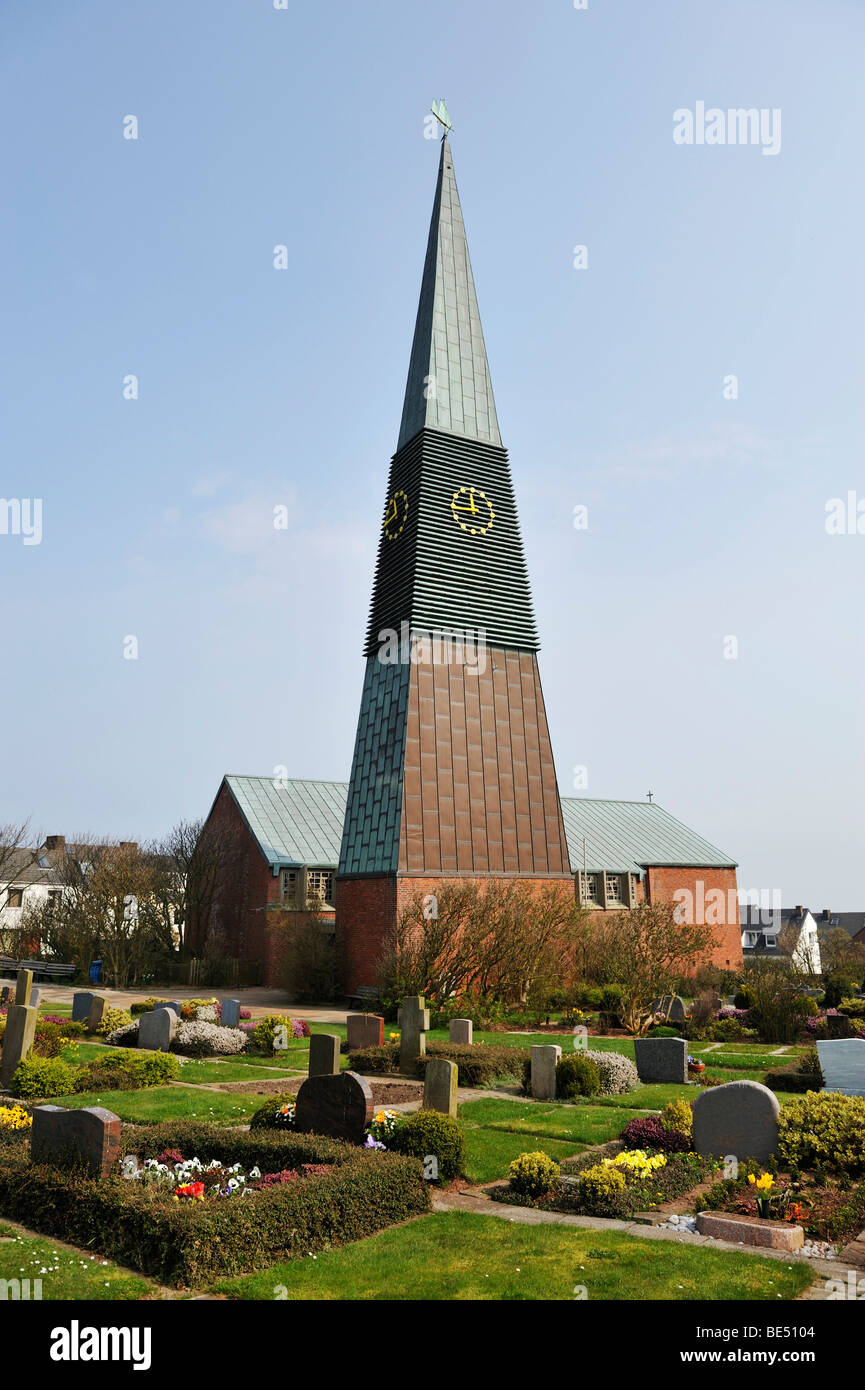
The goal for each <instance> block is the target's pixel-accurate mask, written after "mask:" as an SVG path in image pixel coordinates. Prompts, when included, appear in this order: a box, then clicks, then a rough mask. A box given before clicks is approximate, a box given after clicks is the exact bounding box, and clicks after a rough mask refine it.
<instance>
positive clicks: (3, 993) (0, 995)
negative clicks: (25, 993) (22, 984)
mask: <svg viewBox="0 0 865 1390" xmlns="http://www.w3.org/2000/svg"><path fill="white" fill-rule="evenodd" d="M10 993H11V991H10V989H9V986H8V985H4V986H3V988H2V989H0V1004H8V1003H9V995H10Z"/></svg>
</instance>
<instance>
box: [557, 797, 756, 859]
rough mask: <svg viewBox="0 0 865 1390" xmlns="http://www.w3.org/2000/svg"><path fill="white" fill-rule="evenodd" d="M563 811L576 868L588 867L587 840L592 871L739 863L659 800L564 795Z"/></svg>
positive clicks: (569, 853)
mask: <svg viewBox="0 0 865 1390" xmlns="http://www.w3.org/2000/svg"><path fill="white" fill-rule="evenodd" d="M562 816H563V818H564V822H565V834H566V836H567V839H568V857H569V859H570V861H571V868H572V869H573V870H574V872H576V871H577V870H578V869H582V867H583V840H584V839H585V841H586V870H587V872H588V873H600V872H601V870H602V869H606V870H607V872H608V873H636V872H638V871H639V870H640V869H644V868H649V867H659V866H662V865H665V864H667V865H670V866H673V865H675V866H677V867H680V868H686V867H690V868H700V869H733V868H735V867H736V861H735V860H734V859H731V858H730V857H729V855H727V854H724V852H723V850H720V849H717V848H716V847H715V846H714V845H711V844H709V841H708V840H704V839H703V837H702V835H697V834H696V832H695V831H693V830H689V829H688V827H687V825H683V824H682V822H681V821H678V820H676V818H675V816H671V815H670V814H669V812H668V811H665V810H664V809H663V807H661V806H659V805H658V803H657V802H656V801H652V802H650V801H597V800H595V799H593V798H590V797H582V796H563V797H562Z"/></svg>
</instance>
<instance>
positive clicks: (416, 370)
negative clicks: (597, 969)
mask: <svg viewBox="0 0 865 1390" xmlns="http://www.w3.org/2000/svg"><path fill="white" fill-rule="evenodd" d="M538 645H539V643H538V636H537V630H536V627H535V619H534V612H533V607H532V599H531V591H530V587H529V579H528V572H527V569H526V562H525V556H524V553H523V545H522V539H521V536H520V529H519V521H518V517H517V509H516V501H515V498H514V491H513V484H512V482H511V476H510V468H509V465H508V456H507V453H506V451H505V449H504V448H503V447H502V443H501V437H500V434H499V426H498V418H497V415H496V407H495V400H494V397H493V390H492V382H491V378H490V371H489V365H488V362H487V354H486V347H485V344H484V336H483V330H482V328H481V321H480V315H479V313H478V305H477V297H476V294H475V287H474V279H473V276H472V269H471V263H470V260H469V253H468V246H467V243H466V235H465V227H464V225H463V218H462V210H461V208H460V201H459V195H458V193H457V186H456V179H455V177H454V171H453V160H452V157H451V151H450V143H449V141H448V140H447V139H446V138H445V139H443V140H442V142H441V157H440V161H439V172H438V182H437V186H436V195H435V201H434V204H433V214H432V220H431V223H430V231H429V239H428V242H427V252H426V259H425V263H424V271H423V280H422V284H421V294H420V302H419V306H418V313H417V320H416V323H415V332H414V340H413V343H412V352H411V360H410V365H409V372H408V381H407V385H406V394H405V402H404V405H403V413H402V421H401V425H400V433H399V439H398V445H397V451H396V453H395V454H394V456H393V459H392V460H391V466H390V474H389V477H388V484H387V492H386V497H385V503H384V509H383V512H382V526H381V532H380V539H379V549H378V558H377V562H376V570H375V578H374V583H373V594H372V603H371V606H370V616H369V624H368V628H367V634H366V644H365V649H364V650H365V655H366V676H365V679H364V686H363V693H362V697H361V708H360V718H359V721H358V729H357V738H356V743H355V751H354V760H353V763H352V770H351V779H350V783H349V792H348V802H347V808H346V818H345V826H344V830H343V838H342V849H341V854H340V864H339V875H338V879H337V932H338V935H339V937H340V939H341V944H342V948H343V951H344V957H345V962H346V971H347V976H346V988H347V989H348V991H349V992H354V991H356V989H357V988H358V987H360V986H361V985H364V984H372V983H374V982H375V971H376V966H377V961H378V958H379V957H380V955H381V951H382V946H383V942H384V940H385V937H386V935H387V932H388V930H390V929H391V928H392V926H393V922H394V920H395V916H396V913H397V912H398V910H399V906H400V902H401V901H402V900H403V899H404V897H405V895H406V893H407V892H409V891H411V889H413V888H415V887H417V886H419V885H424V891H428V892H434V891H435V884H436V882H440V881H441V880H442V879H443V878H460V877H472V878H477V877H483V878H491V877H497V878H500V877H507V878H511V877H516V878H531V879H534V880H550V881H558V882H561V881H562V880H564V879H568V878H570V867H569V864H568V855H567V848H566V842H565V833H564V826H563V822H562V813H561V807H560V804H559V794H558V788H557V784H556V775H555V765H554V762H553V755H552V748H551V745H550V737H549V731H548V728H547V721H546V713H545V710H544V702H543V695H542V692H541V683H540V675H539V672H538V664H537V656H536V653H537V650H538ZM427 884H428V885H429V886H428V887H427V886H426V885H427Z"/></svg>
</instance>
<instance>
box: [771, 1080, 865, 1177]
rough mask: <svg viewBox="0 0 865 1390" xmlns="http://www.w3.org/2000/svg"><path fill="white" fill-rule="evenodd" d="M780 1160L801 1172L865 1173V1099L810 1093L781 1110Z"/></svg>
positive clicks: (827, 1093) (835, 1093)
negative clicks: (822, 1168) (803, 1170)
mask: <svg viewBox="0 0 865 1390" xmlns="http://www.w3.org/2000/svg"><path fill="white" fill-rule="evenodd" d="M778 1133H779V1138H778V1159H779V1161H780V1162H781V1163H782V1164H783V1165H785V1166H787V1167H790V1166H792V1167H794V1168H799V1169H809V1168H814V1167H815V1166H817V1165H820V1166H822V1167H824V1168H825V1169H826V1170H827V1171H828V1172H830V1173H850V1174H851V1175H853V1176H855V1175H857V1174H859V1173H865V1099H862V1097H860V1096H842V1095H840V1094H839V1093H838V1092H837V1091H809V1092H808V1094H807V1095H804V1096H802V1097H801V1099H799V1100H793V1101H791V1102H790V1104H789V1105H784V1106H782V1107H781V1113H780V1115H779V1117H778Z"/></svg>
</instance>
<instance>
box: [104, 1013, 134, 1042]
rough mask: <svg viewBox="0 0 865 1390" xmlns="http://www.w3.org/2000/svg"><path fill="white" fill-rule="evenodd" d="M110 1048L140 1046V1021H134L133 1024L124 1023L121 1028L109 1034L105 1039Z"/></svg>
mask: <svg viewBox="0 0 865 1390" xmlns="http://www.w3.org/2000/svg"><path fill="white" fill-rule="evenodd" d="M105 1041H106V1042H107V1043H108V1046H109V1047H136V1046H137V1045H138V1020H137V1019H133V1020H132V1022H131V1023H124V1024H123V1026H122V1027H121V1028H115V1029H114V1032H113V1033H109V1034H108V1037H107V1038H106V1039H105Z"/></svg>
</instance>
